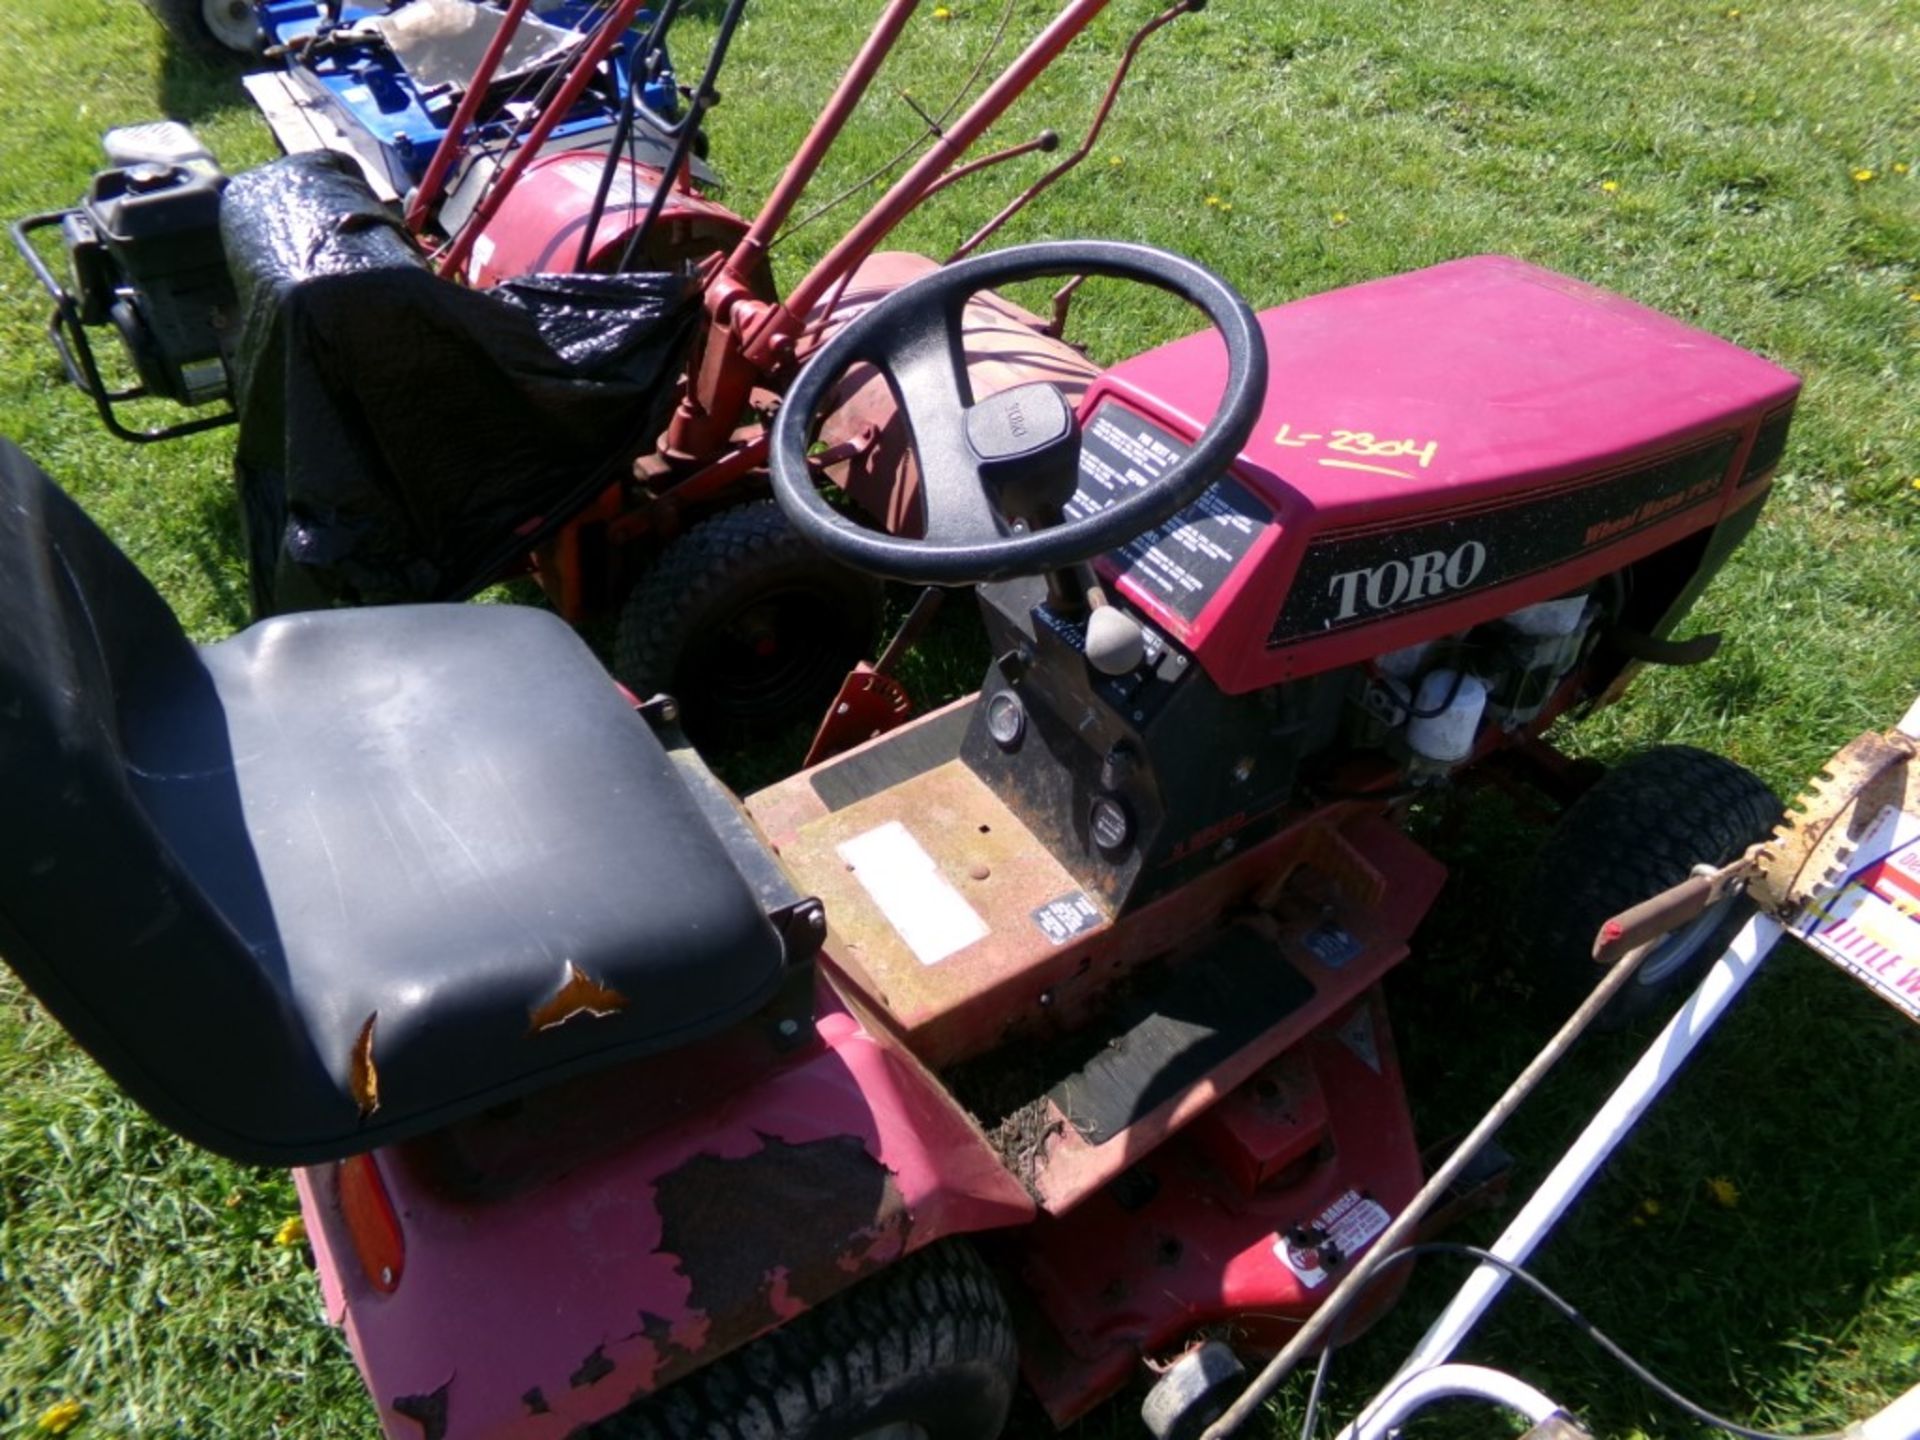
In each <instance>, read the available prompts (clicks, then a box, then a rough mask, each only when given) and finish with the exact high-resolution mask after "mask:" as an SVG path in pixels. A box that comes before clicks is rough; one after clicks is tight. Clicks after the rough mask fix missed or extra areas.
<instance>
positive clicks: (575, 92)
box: [440, 0, 645, 279]
mask: <svg viewBox="0 0 1920 1440" xmlns="http://www.w3.org/2000/svg"><path fill="white" fill-rule="evenodd" d="M644 3H645V0H615V3H614V6H613V8H612V10H610V11H609V12H608V14H607V18H606V19H605V20H604V21H603V22H601V25H600V28H599V29H598V30H597V31H595V32H594V35H593V38H592V39H591V40H589V41H588V42H587V45H586V48H585V50H584V51H583V52H582V53H581V55H580V58H579V59H577V60H576V61H574V64H573V68H572V69H571V70H569V71H568V72H567V79H566V83H565V84H564V85H562V86H561V87H560V90H559V93H558V94H556V95H555V96H554V97H553V99H552V100H551V101H550V102H549V103H548V105H547V107H546V109H544V110H543V111H541V113H540V118H539V120H538V121H536V122H535V124H534V127H533V129H532V130H530V131H528V132H527V137H526V139H524V140H522V141H521V142H520V144H519V145H517V146H515V147H514V150H513V153H512V154H510V155H509V156H508V157H507V163H506V164H505V165H504V166H503V167H501V170H500V173H499V174H497V175H496V176H494V177H493V183H492V184H490V185H489V186H488V187H487V193H486V194H485V195H484V196H482V197H481V200H480V203H479V204H478V205H476V206H475V207H474V211H473V214H472V216H470V217H469V218H468V220H467V223H466V224H465V225H463V226H462V227H461V229H460V233H459V234H458V235H456V236H455V237H454V239H453V243H452V244H451V245H449V246H448V247H447V252H446V255H445V257H444V258H443V259H442V261H441V264H440V273H441V274H442V275H444V276H447V277H448V278H449V279H458V278H459V276H460V271H461V269H462V267H464V266H465V265H466V263H467V256H468V255H469V254H471V253H472V251H473V247H474V243H475V242H476V241H477V240H478V239H479V238H480V234H481V232H482V231H484V230H485V229H486V228H487V226H488V224H489V223H491V222H492V220H493V217H494V215H495V214H496V213H497V212H498V211H499V209H500V206H501V204H502V203H503V202H504V201H505V200H506V198H507V196H508V195H509V194H510V193H511V192H512V190H513V187H514V186H515V185H517V184H518V183H519V182H520V175H521V172H523V171H524V170H525V169H526V168H527V166H529V165H531V164H532V163H533V161H534V158H535V157H536V156H538V155H539V153H540V147H541V146H542V145H544V144H546V143H547V137H548V136H549V135H551V134H552V133H553V130H554V127H555V126H557V125H558V124H559V123H560V122H561V121H562V120H564V119H566V117H567V113H568V112H569V111H570V110H572V109H573V106H574V102H575V101H576V100H578V99H579V98H580V94H581V92H582V91H584V90H585V89H586V88H587V83H588V82H589V81H590V80H592V79H593V72H594V71H596V70H598V69H599V68H600V62H601V61H603V60H605V59H606V58H607V53H608V52H609V51H610V50H612V49H613V47H614V46H615V45H616V44H618V43H619V41H620V37H621V36H622V35H625V34H626V33H627V30H628V27H630V26H631V25H632V24H633V17H634V16H635V14H637V13H638V12H639V9H640V7H641V5H642V4H644Z"/></svg>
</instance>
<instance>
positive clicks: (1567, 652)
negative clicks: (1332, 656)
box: [1363, 594, 1600, 782]
mask: <svg viewBox="0 0 1920 1440" xmlns="http://www.w3.org/2000/svg"><path fill="white" fill-rule="evenodd" d="M1599 613H1600V606H1599V604H1598V603H1597V602H1595V601H1594V600H1593V599H1592V598H1591V597H1590V596H1588V595H1586V594H1578V595H1570V596H1566V597H1564V598H1562V599H1559V600H1546V601H1542V602H1541V603H1539V604H1537V605H1528V606H1526V607H1524V608H1522V609H1519V610H1515V611H1514V612H1513V613H1511V614H1509V615H1505V616H1502V617H1501V618H1500V619H1498V620H1495V621H1492V622H1490V623H1488V624H1485V625H1479V626H1476V627H1474V628H1473V629H1471V630H1468V631H1463V632H1461V633H1459V634H1456V635H1449V636H1446V637H1444V638H1442V639H1439V640H1432V641H1426V642H1423V643H1421V644H1418V645H1412V646H1409V647H1407V648H1406V649H1404V650H1397V651H1394V652H1393V653H1391V654H1388V655H1383V656H1381V657H1380V659H1379V660H1378V661H1376V662H1375V663H1374V664H1373V665H1372V666H1371V667H1369V670H1370V673H1369V676H1368V681H1367V684H1366V688H1365V691H1364V702H1363V703H1364V708H1365V710H1366V712H1367V715H1368V716H1369V717H1370V719H1371V721H1372V722H1373V725H1372V728H1373V729H1374V730H1375V732H1376V736H1375V738H1376V743H1383V744H1385V745H1386V746H1387V747H1388V748H1390V749H1394V750H1396V751H1404V753H1405V757H1406V763H1407V770H1408V774H1409V776H1410V778H1412V779H1413V780H1415V781H1416V782H1425V781H1430V780H1436V779H1439V778H1441V777H1442V776H1444V775H1445V774H1446V773H1447V772H1448V771H1450V770H1451V769H1453V768H1454V767H1455V766H1457V765H1459V764H1461V763H1462V762H1464V761H1465V760H1467V759H1468V758H1469V757H1470V756H1471V755H1472V754H1473V751H1474V748H1475V746H1476V744H1477V743H1478V741H1479V737H1480V733H1481V727H1482V726H1483V725H1489V724H1490V725H1495V726H1498V727H1499V728H1500V729H1501V730H1503V731H1507V732H1512V731H1516V730H1523V729H1525V728H1526V727H1527V726H1529V725H1531V724H1532V723H1533V721H1534V720H1535V719H1536V718H1537V717H1538V716H1539V714H1540V711H1541V709H1542V707H1544V706H1545V704H1546V703H1547V701H1548V699H1549V698H1551V696H1552V695H1553V692H1554V691H1555V689H1557V688H1558V686H1559V684H1560V682H1561V681H1562V680H1564V679H1565V678H1566V677H1567V676H1568V675H1570V674H1571V673H1572V672H1573V670H1574V668H1575V667H1576V666H1577V665H1578V664H1579V663H1580V660H1581V657H1582V655H1583V654H1584V652H1585V650H1586V646H1587V641H1588V639H1589V637H1590V636H1591V635H1592V634H1593V633H1594V631H1593V624H1594V620H1595V618H1596V617H1597V616H1598V615H1599Z"/></svg>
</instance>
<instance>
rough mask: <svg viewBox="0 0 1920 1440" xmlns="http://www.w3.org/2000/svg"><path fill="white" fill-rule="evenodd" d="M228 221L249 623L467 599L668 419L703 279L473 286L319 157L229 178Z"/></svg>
mask: <svg viewBox="0 0 1920 1440" xmlns="http://www.w3.org/2000/svg"><path fill="white" fill-rule="evenodd" d="M220 228H221V233H222V238H223V240H224V243H225V245H226V252H227V263H228V265H229V267H230V268H231V269H232V271H233V279H234V286H235V289H236V291H237V292H238V294H239V297H240V306H241V312H240V316H239V320H240V328H239V332H238V337H237V342H236V344H235V347H234V351H233V354H232V357H231V362H230V363H231V367H232V371H233V383H234V395H235V397H236V402H237V404H238V407H239V411H240V439H239V449H238V455H237V457H236V462H235V475H236V482H237V484H238V487H239V491H240V501H241V511H242V515H243V518H244V522H245V527H246V532H247V547H248V566H249V570H250V572H251V578H252V588H253V604H254V610H255V613H256V614H257V615H269V614H277V613H279V612H282V611H287V610H304V609H315V608H319V607H322V606H328V605H343V604H344V605H368V604H387V603H394V602H402V601H417V600H448V599H459V598H463V597H465V596H467V595H470V594H472V593H473V592H474V591H475V590H478V589H480V588H481V587H482V586H484V585H486V584H488V583H490V582H491V581H492V580H494V579H496V578H497V577H498V576H499V575H500V574H501V573H502V572H503V571H504V570H506V569H507V568H508V567H510V566H511V565H512V564H513V563H514V561H515V559H516V558H517V557H518V556H521V555H524V554H525V553H526V551H527V549H528V548H529V544H530V542H531V541H532V540H534V539H537V538H538V537H539V536H540V535H542V534H544V533H546V532H548V531H550V530H551V529H552V528H553V527H554V526H555V525H557V524H559V523H560V522H561V521H563V520H564V519H565V518H566V517H567V516H568V515H569V514H570V513H572V511H573V510H575V509H577V508H578V507H579V506H580V505H582V504H584V503H585V502H586V501H587V500H588V499H590V498H591V497H592V496H593V495H594V494H597V493H598V492H599V491H600V490H601V489H602V488H604V486H605V485H606V484H607V483H609V481H610V480H611V478H612V477H613V476H614V475H615V474H616V473H618V470H619V469H620V468H624V466H625V465H626V464H627V463H628V462H629V461H630V459H631V457H632V456H633V455H634V454H636V453H638V452H639V451H640V450H642V449H643V448H645V447H646V446H648V445H650V444H651V442H652V440H653V439H654V437H655V436H656V435H657V434H658V431H659V427H660V425H661V424H662V422H663V421H664V418H665V415H666V413H667V407H668V405H669V403H670V401H671V398H672V388H673V387H672V381H673V378H674V375H675V371H676V368H677V363H678V359H679V356H680V352H681V349H682V346H683V345H684V343H685V341H686V338H687V335H688V333H689V331H690V328H691V321H692V318H693V316H694V314H695V313H696V309H697V307H696V306H695V304H694V299H695V297H696V295H697V285H696V282H695V281H694V280H693V278H692V277H690V276H687V275H676V274H640V275H533V276H527V277H524V278H521V279H517V280H510V281H507V282H505V283H503V284H501V285H498V286H496V287H495V288H493V289H490V290H471V289H468V288H466V287H464V286H462V285H458V284H455V283H453V282H451V281H448V280H443V279H441V278H439V277H438V276H436V275H435V274H433V272H432V271H431V270H429V269H428V267H427V264H426V262H425V260H424V259H423V258H422V257H421V255H420V254H419V252H418V251H417V250H416V249H415V247H414V245H413V243H412V241H411V240H410V239H409V238H408V237H407V235H406V233H405V231H404V230H403V229H402V227H401V225H400V223H399V221H398V219H397V217H396V216H395V215H394V214H393V212H392V211H391V210H390V209H388V208H387V207H386V206H384V205H382V204H381V203H380V201H379V200H378V199H377V198H375V196H374V195H373V193H372V192H371V191H370V190H369V189H368V188H367V185H366V182H365V181H364V180H363V179H362V178H361V176H360V173H359V171H358V170H357V169H356V168H355V167H354V166H353V164H352V162H351V161H348V160H345V159H343V158H342V157H340V156H337V155H332V154H328V153H319V152H317V153H313V154H304V155H290V156H287V157H285V158H284V159H281V160H277V161H275V162H273V163H272V164H269V165H266V166H263V167H261V168H260V169H257V170H252V171H249V172H247V173H246V174H243V175H240V176H237V177H235V179H234V180H233V182H232V183H231V184H230V185H229V186H228V187H227V191H226V195H225V198H224V200H223V201H222V205H221V217H220Z"/></svg>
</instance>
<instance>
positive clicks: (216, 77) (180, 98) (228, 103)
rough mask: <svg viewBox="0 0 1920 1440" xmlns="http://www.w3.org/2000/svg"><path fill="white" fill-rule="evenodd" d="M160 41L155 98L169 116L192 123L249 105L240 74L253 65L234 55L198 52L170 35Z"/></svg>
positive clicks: (249, 106) (248, 106)
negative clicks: (212, 54)
mask: <svg viewBox="0 0 1920 1440" xmlns="http://www.w3.org/2000/svg"><path fill="white" fill-rule="evenodd" d="M161 44H162V47H163V54H162V56H161V61H160V85H159V95H158V99H159V101H160V108H161V109H162V110H163V111H164V112H165V113H166V115H167V117H168V118H169V119H172V120H183V121H185V122H186V123H187V124H189V125H195V124H198V123H200V122H201V121H203V120H207V119H210V118H211V117H213V116H215V115H223V114H226V113H228V112H229V111H234V110H247V109H250V108H251V102H250V101H248V99H247V92H246V91H245V90H244V89H243V88H241V85H240V77H241V76H242V75H244V74H246V73H247V72H248V71H249V70H250V69H254V68H257V66H254V65H249V64H247V63H245V62H244V61H242V60H241V59H240V58H239V57H237V56H236V57H234V58H233V59H226V58H216V57H211V56H208V55H204V54H201V53H200V52H198V51H195V50H192V49H190V48H188V47H187V46H184V45H182V44H181V43H180V42H179V41H178V40H175V39H174V38H173V37H171V36H168V37H167V38H166V39H165V40H164V41H162V42H161Z"/></svg>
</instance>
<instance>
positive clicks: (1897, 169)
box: [1893, 160, 1907, 175]
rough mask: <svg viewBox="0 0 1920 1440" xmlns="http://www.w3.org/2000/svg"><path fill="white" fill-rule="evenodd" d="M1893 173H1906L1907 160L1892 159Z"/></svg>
mask: <svg viewBox="0 0 1920 1440" xmlns="http://www.w3.org/2000/svg"><path fill="white" fill-rule="evenodd" d="M1893 173H1894V174H1896V175H1904V174H1906V173H1907V162H1906V161H1904V160H1896V161H1894V162H1893Z"/></svg>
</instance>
